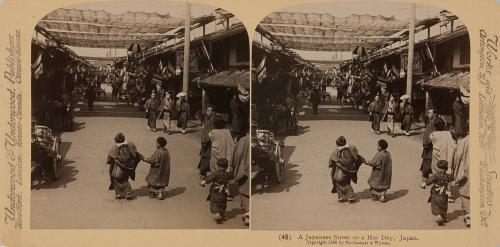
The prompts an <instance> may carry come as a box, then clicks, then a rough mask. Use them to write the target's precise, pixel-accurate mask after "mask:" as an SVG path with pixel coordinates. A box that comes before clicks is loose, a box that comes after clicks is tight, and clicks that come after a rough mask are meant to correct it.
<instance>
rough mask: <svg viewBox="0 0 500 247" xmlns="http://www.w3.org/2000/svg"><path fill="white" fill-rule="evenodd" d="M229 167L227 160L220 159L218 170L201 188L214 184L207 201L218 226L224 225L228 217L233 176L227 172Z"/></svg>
mask: <svg viewBox="0 0 500 247" xmlns="http://www.w3.org/2000/svg"><path fill="white" fill-rule="evenodd" d="M227 167H228V161H227V160H226V159H224V158H220V159H218V160H217V169H216V170H215V171H214V172H211V173H210V174H209V175H208V176H207V177H206V178H205V179H204V180H202V181H201V186H205V184H208V183H212V184H211V185H210V194H209V195H208V198H207V200H209V201H210V212H211V213H212V214H214V220H215V222H217V224H222V222H223V221H224V220H225V216H226V206H227V197H228V190H227V189H228V185H227V184H228V182H229V180H230V179H231V175H230V174H229V173H228V172H227V171H226V170H227Z"/></svg>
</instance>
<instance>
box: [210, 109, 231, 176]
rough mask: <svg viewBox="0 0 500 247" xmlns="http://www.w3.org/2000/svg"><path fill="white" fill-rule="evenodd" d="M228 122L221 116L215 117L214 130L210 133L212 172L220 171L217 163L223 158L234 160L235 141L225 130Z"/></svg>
mask: <svg viewBox="0 0 500 247" xmlns="http://www.w3.org/2000/svg"><path fill="white" fill-rule="evenodd" d="M225 127H226V122H225V121H224V119H222V117H221V116H215V117H214V129H213V130H211V131H210V132H208V138H210V142H211V143H212V147H211V150H210V171H211V172H215V171H216V170H218V165H217V161H218V160H219V159H221V158H224V159H226V160H232V159H233V151H234V141H233V137H232V136H231V132H230V131H229V130H228V129H226V128H225Z"/></svg>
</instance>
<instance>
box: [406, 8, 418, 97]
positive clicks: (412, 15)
mask: <svg viewBox="0 0 500 247" xmlns="http://www.w3.org/2000/svg"><path fill="white" fill-rule="evenodd" d="M415 12H416V5H415V4H414V3H412V4H411V10H410V27H409V29H410V30H409V32H410V35H409V37H408V66H407V68H408V71H407V72H406V94H407V95H408V96H410V102H411V101H412V87H413V50H414V47H415V15H416V13H415Z"/></svg>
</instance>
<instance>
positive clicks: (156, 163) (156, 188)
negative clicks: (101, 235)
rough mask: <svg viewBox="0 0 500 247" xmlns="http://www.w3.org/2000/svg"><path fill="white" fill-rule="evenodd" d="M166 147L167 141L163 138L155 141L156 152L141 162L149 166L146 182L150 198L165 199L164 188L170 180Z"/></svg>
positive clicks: (168, 154) (168, 156)
mask: <svg viewBox="0 0 500 247" xmlns="http://www.w3.org/2000/svg"><path fill="white" fill-rule="evenodd" d="M165 146H167V140H166V139H165V138H163V137H161V136H160V137H158V138H157V139H156V150H155V151H154V153H153V154H152V155H151V157H149V158H145V159H144V160H143V161H144V162H146V163H149V164H151V167H150V168H149V173H148V176H147V177H146V182H147V183H148V189H149V196H150V197H151V198H155V197H156V198H158V199H160V200H163V199H165V195H164V192H165V187H167V186H168V182H169V180H170V153H169V152H168V149H166V148H165Z"/></svg>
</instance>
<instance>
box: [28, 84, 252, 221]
mask: <svg viewBox="0 0 500 247" xmlns="http://www.w3.org/2000/svg"><path fill="white" fill-rule="evenodd" d="M108 90H109V89H108ZM106 97H107V99H108V100H109V97H110V95H109V91H108V92H107V96H106ZM94 110H95V111H94V112H89V111H87V106H86V105H84V104H79V105H78V107H77V109H76V111H77V112H76V118H75V122H76V126H77V127H76V128H75V131H73V132H65V133H62V134H61V135H60V137H61V139H62V152H63V157H64V161H63V162H64V168H63V175H62V177H61V178H59V179H58V180H56V181H54V182H48V183H45V184H43V185H42V188H41V189H39V190H36V189H33V190H32V191H31V192H32V193H31V205H32V208H31V228H32V229H53V228H60V229H96V228H99V229H117V228H123V229H142V228H149V229H150V228H156V229H186V228H190V229H213V228H246V226H244V224H243V222H242V220H241V216H242V214H243V211H242V210H241V209H240V207H239V206H240V202H239V199H238V197H235V198H234V200H233V201H231V202H229V203H228V208H227V218H228V220H227V221H226V222H224V224H221V225H217V224H216V223H215V222H214V221H213V216H212V214H210V210H209V202H208V201H206V198H207V195H208V186H207V187H201V186H200V185H199V178H198V173H197V169H196V168H197V165H198V161H199V156H198V154H199V149H200V132H199V130H200V129H201V126H200V124H196V123H190V124H191V126H192V128H191V131H190V132H189V133H188V134H181V133H180V132H177V133H174V134H172V135H166V134H164V133H163V132H161V131H159V132H155V133H153V132H149V131H147V129H146V119H144V118H143V116H144V113H143V112H140V111H138V110H136V109H135V108H132V107H129V106H126V104H124V103H120V104H119V105H118V106H117V105H116V103H114V102H108V101H104V102H96V105H95V106H94ZM157 124H158V126H162V125H161V123H160V121H158V123H157ZM118 132H123V133H124V135H125V137H126V140H127V141H128V142H133V143H134V144H135V145H136V146H137V148H138V151H139V152H141V153H142V154H143V155H145V156H149V155H151V154H152V153H153V151H154V150H155V148H156V147H155V142H156V138H157V137H158V136H164V137H166V139H167V141H168V144H167V148H168V149H169V151H170V155H171V176H170V184H169V186H168V188H167V198H166V199H165V200H163V201H161V200H158V199H152V198H149V197H148V190H147V188H146V185H147V184H146V181H145V178H146V175H147V173H148V170H149V164H146V163H144V162H141V163H139V166H138V168H137V170H136V179H135V181H131V185H132V188H133V189H134V193H135V196H136V198H135V199H134V200H116V199H115V198H114V191H111V190H108V185H109V175H108V165H107V164H105V162H106V156H107V153H108V151H109V149H110V148H111V147H112V146H113V145H114V136H115V135H116V133H118ZM103 135H105V136H103Z"/></svg>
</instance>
